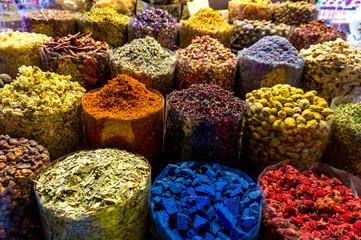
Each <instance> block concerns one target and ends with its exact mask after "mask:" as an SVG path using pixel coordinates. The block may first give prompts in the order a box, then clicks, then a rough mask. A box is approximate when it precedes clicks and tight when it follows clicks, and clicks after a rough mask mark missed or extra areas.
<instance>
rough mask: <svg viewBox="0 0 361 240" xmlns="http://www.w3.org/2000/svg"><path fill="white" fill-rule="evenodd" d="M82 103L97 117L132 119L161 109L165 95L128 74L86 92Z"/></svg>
mask: <svg viewBox="0 0 361 240" xmlns="http://www.w3.org/2000/svg"><path fill="white" fill-rule="evenodd" d="M82 103H83V106H84V109H85V111H86V112H87V113H89V114H90V115H91V116H93V117H95V118H97V119H100V118H106V117H108V118H117V119H122V120H132V119H138V118H142V117H145V116H147V115H149V114H152V113H155V112H157V111H159V110H160V109H161V108H162V107H163V97H161V96H160V95H157V94H156V93H154V92H151V91H149V90H148V89H147V88H146V87H145V85H144V84H143V83H140V82H138V81H137V80H135V79H133V78H131V77H129V76H127V75H118V76H117V77H116V78H114V79H112V80H109V81H108V84H106V85H105V86H104V87H103V88H101V89H100V90H99V91H96V92H91V93H86V94H84V96H83V99H82Z"/></svg>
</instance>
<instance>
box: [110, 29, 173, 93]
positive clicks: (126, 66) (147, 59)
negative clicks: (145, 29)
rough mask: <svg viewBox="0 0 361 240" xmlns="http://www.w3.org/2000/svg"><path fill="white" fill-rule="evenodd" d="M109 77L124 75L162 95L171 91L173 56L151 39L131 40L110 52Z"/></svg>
mask: <svg viewBox="0 0 361 240" xmlns="http://www.w3.org/2000/svg"><path fill="white" fill-rule="evenodd" d="M110 61H111V68H112V75H113V77H116V76H117V75H118V74H126V75H128V76H130V77H132V78H135V79H137V80H138V81H139V82H141V83H144V84H145V86H146V87H149V88H154V89H156V90H158V91H159V92H160V93H162V94H163V95H165V94H168V93H170V92H171V91H172V90H173V89H174V72H175V64H176V57H175V54H174V53H173V52H170V51H167V50H166V49H164V48H163V47H162V46H161V45H160V44H159V43H158V42H157V41H156V40H155V39H154V38H153V37H149V36H147V37H145V38H139V39H134V40H133V41H132V42H131V43H127V44H125V45H124V46H123V47H120V48H117V49H115V50H114V51H113V54H112V56H111V57H110Z"/></svg>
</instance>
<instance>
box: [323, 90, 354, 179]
mask: <svg viewBox="0 0 361 240" xmlns="http://www.w3.org/2000/svg"><path fill="white" fill-rule="evenodd" d="M331 109H332V110H333V111H334V112H335V119H334V121H333V125H332V134H331V138H330V143H329V144H328V146H327V148H326V150H325V154H324V157H323V161H324V162H325V163H327V164H330V165H332V166H334V167H337V168H339V169H342V170H345V171H347V172H350V173H351V174H354V175H356V176H358V177H360V176H361V158H360V157H361V149H360V144H361V96H360V95H356V96H341V97H335V98H334V99H333V100H332V103H331ZM341 159H342V161H341Z"/></svg>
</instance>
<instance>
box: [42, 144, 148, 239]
mask: <svg viewBox="0 0 361 240" xmlns="http://www.w3.org/2000/svg"><path fill="white" fill-rule="evenodd" d="M150 187H151V182H150V166H149V163H148V162H147V161H146V160H145V159H144V158H143V157H142V156H140V155H136V154H133V153H129V152H127V151H124V150H118V149H98V150H83V151H79V152H75V153H72V154H70V155H68V156H65V157H63V158H62V159H59V160H58V161H56V162H55V164H54V165H52V166H51V167H50V168H48V169H47V170H46V171H45V172H44V173H42V174H40V175H39V177H38V178H37V179H36V183H35V194H36V197H37V201H38V204H39V209H40V214H41V217H42V222H43V226H44V230H45V231H44V232H45V235H46V237H47V239H145V237H146V234H147V231H146V229H147V213H148V202H149V194H150Z"/></svg>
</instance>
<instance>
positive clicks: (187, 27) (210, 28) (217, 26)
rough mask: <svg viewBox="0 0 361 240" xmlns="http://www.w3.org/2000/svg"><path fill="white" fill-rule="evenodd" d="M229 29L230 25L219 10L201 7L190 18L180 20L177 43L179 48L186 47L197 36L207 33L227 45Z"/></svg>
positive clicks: (228, 42)
mask: <svg viewBox="0 0 361 240" xmlns="http://www.w3.org/2000/svg"><path fill="white" fill-rule="evenodd" d="M231 31H232V28H231V26H230V25H229V24H228V23H227V22H226V21H225V20H224V19H223V17H222V15H221V14H220V13H219V12H217V11H216V10H213V9H211V8H201V9H200V10H199V11H198V12H197V13H196V14H194V15H193V16H192V17H191V18H189V19H188V20H182V21H181V22H180V26H179V44H180V47H181V48H186V47H187V46H188V45H190V44H191V43H192V40H193V39H195V38H196V37H197V36H199V37H202V36H203V35H208V36H210V37H212V38H215V39H217V40H218V41H219V42H220V43H222V44H223V45H224V46H225V47H229V45H230V40H231Z"/></svg>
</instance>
